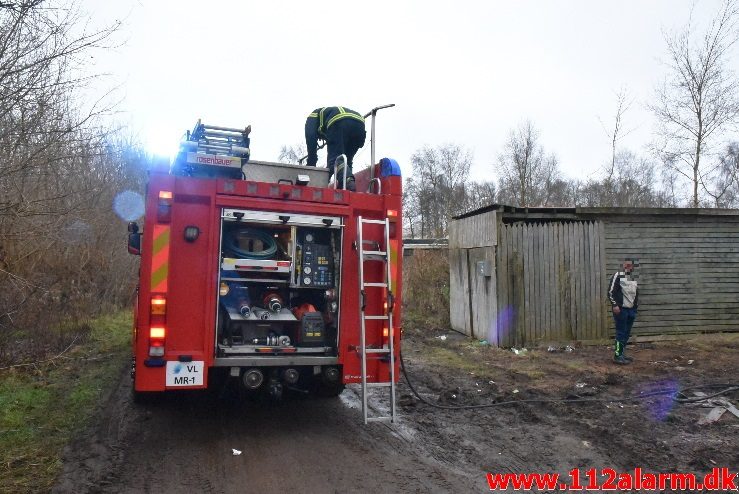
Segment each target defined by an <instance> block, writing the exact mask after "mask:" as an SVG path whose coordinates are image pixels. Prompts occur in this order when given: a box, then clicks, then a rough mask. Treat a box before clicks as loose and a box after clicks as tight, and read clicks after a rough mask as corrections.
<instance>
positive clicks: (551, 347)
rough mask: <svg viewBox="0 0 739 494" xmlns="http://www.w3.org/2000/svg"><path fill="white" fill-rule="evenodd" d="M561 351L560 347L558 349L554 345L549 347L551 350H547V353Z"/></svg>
mask: <svg viewBox="0 0 739 494" xmlns="http://www.w3.org/2000/svg"><path fill="white" fill-rule="evenodd" d="M558 351H560V348H559V347H556V346H554V345H549V348H547V352H550V353H554V352H558Z"/></svg>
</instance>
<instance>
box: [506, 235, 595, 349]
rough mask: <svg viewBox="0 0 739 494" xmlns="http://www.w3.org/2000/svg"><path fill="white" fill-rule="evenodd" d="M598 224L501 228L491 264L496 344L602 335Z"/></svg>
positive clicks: (519, 344) (526, 343)
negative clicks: (493, 269)
mask: <svg viewBox="0 0 739 494" xmlns="http://www.w3.org/2000/svg"><path fill="white" fill-rule="evenodd" d="M604 238H605V236H604V226H603V223H602V222H600V221H571V222H552V223H538V224H524V223H515V224H510V225H501V228H500V236H499V240H498V248H497V251H496V264H497V273H496V275H497V305H498V314H497V343H498V344H499V345H500V346H525V345H531V344H535V343H537V342H541V341H566V340H580V341H582V340H595V339H603V338H607V337H608V320H607V319H608V318H607V310H608V305H607V303H606V298H605V297H606V290H607V284H608V280H607V279H606V277H607V275H606V270H605V249H604V245H603V239H604Z"/></svg>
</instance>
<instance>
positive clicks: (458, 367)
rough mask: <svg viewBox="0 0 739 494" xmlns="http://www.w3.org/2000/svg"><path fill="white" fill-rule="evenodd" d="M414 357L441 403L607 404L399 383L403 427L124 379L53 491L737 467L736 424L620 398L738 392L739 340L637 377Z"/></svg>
mask: <svg viewBox="0 0 739 494" xmlns="http://www.w3.org/2000/svg"><path fill="white" fill-rule="evenodd" d="M441 336H445V337H446V338H445V339H442V338H440V337H441ZM403 348H404V355H405V360H406V364H407V369H408V372H409V374H410V377H411V380H412V382H413V383H414V384H415V386H416V387H417V388H418V390H419V391H420V392H421V394H422V396H424V397H425V398H426V399H428V400H429V401H432V402H434V403H439V404H446V405H455V404H462V403H488V402H492V401H505V400H509V399H531V398H554V399H560V398H561V399H565V400H566V399H569V400H572V399H575V398H578V397H587V398H598V399H603V400H604V401H599V402H594V403H572V402H570V403H567V402H559V403H525V404H518V405H513V406H501V407H496V408H485V409H477V410H463V411H458V410H438V409H434V408H431V407H429V406H428V405H425V404H422V403H420V402H419V401H418V400H417V399H416V398H415V397H414V396H412V394H411V393H410V392H409V389H408V387H407V385H406V383H405V382H404V381H403V380H401V383H400V385H399V393H398V395H399V403H400V405H399V412H400V420H399V422H398V423H397V424H394V425H385V424H371V425H369V426H365V425H362V424H361V409H360V407H359V397H358V394H357V390H356V389H354V388H353V387H350V388H348V389H347V390H346V391H345V392H344V393H343V394H342V395H341V396H340V397H339V398H334V399H319V398H310V397H304V396H300V395H293V396H287V397H286V398H285V399H283V401H282V402H281V403H279V404H270V403H268V402H259V401H256V402H255V401H251V400H244V399H242V398H239V397H238V396H237V395H236V394H234V393H231V392H229V391H228V390H226V391H225V392H221V393H213V394H203V393H198V394H185V395H177V396H173V397H170V398H168V399H166V400H163V401H161V402H158V403H155V404H149V405H146V406H134V405H132V404H131V403H130V401H129V393H130V381H129V379H127V378H126V377H125V376H124V375H123V374H122V379H121V383H120V386H119V387H118V388H117V389H116V390H114V391H113V392H112V394H111V395H110V397H109V399H108V400H107V402H106V403H105V404H104V405H103V406H102V408H101V412H100V417H99V418H100V420H99V422H98V423H97V424H96V425H95V427H92V428H91V429H90V430H88V431H87V432H86V433H85V434H83V435H82V436H80V437H79V438H78V439H77V440H76V441H75V442H74V443H73V444H72V445H71V446H70V447H69V448H68V449H67V451H66V452H65V463H64V472H63V474H62V476H61V477H60V479H59V482H58V484H57V486H56V488H55V492H114V493H129V492H130V493H133V492H157V493H159V492H214V493H232V492H233V493H237V492H239V493H243V492H320V493H323V492H329V493H331V492H337V493H338V492H342V493H343V492H383V493H384V492H401V493H412V492H486V491H488V489H487V482H486V480H485V472H534V471H542V472H559V473H562V474H565V473H566V472H568V471H569V470H571V469H572V468H575V467H580V468H583V469H587V468H591V467H596V468H603V467H611V468H615V469H617V470H620V471H627V470H630V469H633V468H635V467H642V468H644V469H647V470H651V471H655V472H664V471H667V472H673V471H685V472H695V473H705V472H707V471H708V470H710V469H711V468H712V467H715V466H724V467H730V468H732V469H733V470H734V471H736V470H739V447H738V446H737V445H738V444H739V418H736V417H734V416H733V415H731V414H729V413H725V414H724V416H723V417H722V418H721V419H720V420H719V421H717V422H716V423H713V424H710V425H698V424H697V422H698V420H699V419H700V418H701V417H703V416H705V415H706V413H707V412H708V411H709V409H708V408H703V407H700V406H695V405H684V404H675V403H673V402H672V401H671V400H670V399H669V398H659V397H656V398H649V399H646V400H643V401H637V402H630V401H624V400H619V398H622V397H624V396H627V395H633V394H638V393H645V392H650V391H652V390H655V389H664V388H670V387H676V386H689V385H697V384H703V383H718V382H735V383H736V382H739V335H728V336H717V337H699V338H696V339H693V340H690V341H680V342H661V343H647V344H638V345H636V346H634V347H633V348H632V347H630V348H629V350H630V352H631V354H632V355H633V356H634V358H635V359H636V360H635V362H634V363H633V364H632V365H630V366H625V367H621V366H615V365H614V364H612V363H611V362H610V360H609V359H610V355H611V351H610V349H608V348H606V347H605V346H600V347H583V348H574V349H573V350H572V351H566V350H565V349H557V351H556V352H548V351H547V349H546V348H543V349H539V350H528V351H527V352H526V353H525V354H522V355H515V354H514V353H512V352H511V351H505V350H498V349H493V348H490V347H486V346H481V345H479V344H478V343H476V342H471V341H470V340H468V339H466V338H463V337H461V336H459V335H456V334H455V333H443V332H433V333H429V332H420V331H415V332H407V333H406V335H405V340H404V347H403ZM731 399H732V400H733V402H734V403H735V404H738V403H739V393H735V394H734V395H733V396H731ZM384 405H385V404H384V403H382V402H380V403H378V407H379V408H383V407H384ZM233 449H237V450H240V451H242V454H241V455H239V456H234V454H233Z"/></svg>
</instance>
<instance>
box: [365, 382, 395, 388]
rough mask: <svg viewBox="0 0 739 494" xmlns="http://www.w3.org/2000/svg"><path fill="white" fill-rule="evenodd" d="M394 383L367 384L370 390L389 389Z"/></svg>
mask: <svg viewBox="0 0 739 494" xmlns="http://www.w3.org/2000/svg"><path fill="white" fill-rule="evenodd" d="M392 385H393V383H367V387H368V388H389V387H390V386H392Z"/></svg>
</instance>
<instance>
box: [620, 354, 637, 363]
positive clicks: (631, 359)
mask: <svg viewBox="0 0 739 494" xmlns="http://www.w3.org/2000/svg"><path fill="white" fill-rule="evenodd" d="M621 356H622V357H623V358H624V360H625V361H627V362H628V363H631V362H633V361H634V357H629V356H628V355H621Z"/></svg>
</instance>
